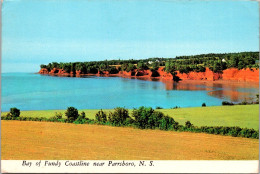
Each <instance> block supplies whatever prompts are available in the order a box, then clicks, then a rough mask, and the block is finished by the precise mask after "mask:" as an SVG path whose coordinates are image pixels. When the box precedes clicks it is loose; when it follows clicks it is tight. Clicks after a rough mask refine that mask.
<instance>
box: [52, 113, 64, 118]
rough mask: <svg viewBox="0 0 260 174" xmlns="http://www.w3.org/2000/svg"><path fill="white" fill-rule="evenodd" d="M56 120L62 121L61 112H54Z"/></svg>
mask: <svg viewBox="0 0 260 174" xmlns="http://www.w3.org/2000/svg"><path fill="white" fill-rule="evenodd" d="M54 117H56V118H57V119H62V113H61V112H55V116H54Z"/></svg>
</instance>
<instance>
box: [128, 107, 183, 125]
mask: <svg viewBox="0 0 260 174" xmlns="http://www.w3.org/2000/svg"><path fill="white" fill-rule="evenodd" d="M132 115H133V117H134V118H135V125H136V126H137V127H138V128H141V129H155V128H159V129H161V130H170V129H177V126H178V123H177V122H175V121H174V119H173V118H171V117H169V116H164V114H163V113H162V112H159V111H154V110H153V109H152V108H151V107H149V108H147V107H143V106H142V107H140V108H139V109H134V110H133V114H132Z"/></svg>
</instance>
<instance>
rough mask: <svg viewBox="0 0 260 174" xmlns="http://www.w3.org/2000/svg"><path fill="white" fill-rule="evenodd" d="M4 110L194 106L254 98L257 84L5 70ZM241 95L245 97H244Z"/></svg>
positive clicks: (3, 86)
mask: <svg viewBox="0 0 260 174" xmlns="http://www.w3.org/2000/svg"><path fill="white" fill-rule="evenodd" d="M1 82H2V91H1V93H2V94H1V110H2V111H9V109H10V108H11V107H17V108H19V109H21V110H49V109H66V108H67V107H69V106H74V107H76V108H78V109H109V108H115V107H118V106H120V107H125V108H134V107H139V106H151V107H153V108H155V107H157V106H160V107H163V108H171V107H174V106H180V107H194V106H201V104H202V103H204V102H205V103H206V104H207V106H213V105H221V102H222V101H223V100H227V101H235V102H238V101H240V100H242V99H243V98H254V96H255V94H256V93H258V87H257V86H253V87H252V86H250V85H249V86H248V85H246V86H243V85H242V86H241V85H237V86H235V87H229V86H227V85H219V84H204V83H200V84H196V83H192V84H189V83H172V82H167V83H164V82H161V81H145V80H139V79H129V78H120V77H86V78H77V77H55V76H46V75H40V74H32V73H3V74H2V81H1ZM241 96H242V97H241Z"/></svg>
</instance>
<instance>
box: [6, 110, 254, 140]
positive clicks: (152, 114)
mask: <svg viewBox="0 0 260 174" xmlns="http://www.w3.org/2000/svg"><path fill="white" fill-rule="evenodd" d="M65 116H66V117H65V118H64V117H63V116H62V114H61V113H55V116H53V117H50V118H46V117H21V116H20V110H19V109H17V108H11V109H10V112H9V113H8V114H7V115H6V116H1V119H2V120H20V121H47V122H63V123H75V124H100V125H110V126H118V127H122V126H128V127H134V128H139V129H159V130H166V131H179V132H183V131H186V132H187V131H188V132H204V133H208V134H219V135H228V136H233V137H246V138H256V139H259V131H258V130H254V129H248V128H240V127H238V126H235V127H225V126H201V127H198V126H194V125H193V124H192V123H191V122H190V121H186V122H185V125H180V124H179V123H178V122H177V121H175V120H174V118H172V117H169V116H168V115H164V114H163V113H162V112H160V111H156V110H154V109H152V108H151V107H144V106H142V107H139V108H134V109H133V111H132V117H130V115H129V111H128V109H125V108H121V107H117V108H115V109H114V111H113V112H109V113H106V112H104V111H103V110H100V111H98V112H97V113H96V115H95V119H89V118H87V117H86V114H85V112H81V113H80V114H79V112H78V110H77V109H76V108H74V107H68V108H67V111H66V112H65Z"/></svg>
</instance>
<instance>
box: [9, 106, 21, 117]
mask: <svg viewBox="0 0 260 174" xmlns="http://www.w3.org/2000/svg"><path fill="white" fill-rule="evenodd" d="M10 114H11V115H12V117H19V116H20V110H19V109H17V108H10Z"/></svg>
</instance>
